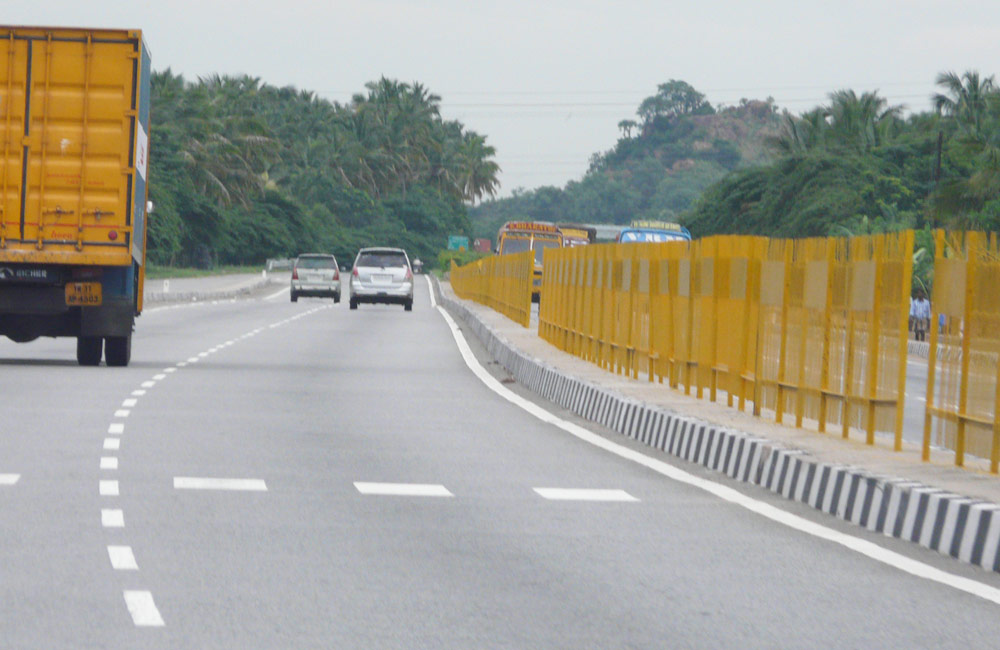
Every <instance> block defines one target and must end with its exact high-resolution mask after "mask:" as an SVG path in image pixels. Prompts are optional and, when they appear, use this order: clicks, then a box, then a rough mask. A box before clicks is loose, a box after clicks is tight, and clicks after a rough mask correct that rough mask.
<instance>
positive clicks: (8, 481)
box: [0, 474, 21, 485]
mask: <svg viewBox="0 0 1000 650" xmlns="http://www.w3.org/2000/svg"><path fill="white" fill-rule="evenodd" d="M20 480H21V475H20V474H0V485H14V484H15V483H17V482H18V481H20Z"/></svg>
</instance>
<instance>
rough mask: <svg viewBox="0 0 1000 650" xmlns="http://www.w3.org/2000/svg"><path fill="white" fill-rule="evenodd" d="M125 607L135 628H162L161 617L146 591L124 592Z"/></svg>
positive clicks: (151, 597)
mask: <svg viewBox="0 0 1000 650" xmlns="http://www.w3.org/2000/svg"><path fill="white" fill-rule="evenodd" d="M122 595H123V596H124V597H125V606H126V607H128V613H129V614H130V615H131V616H132V622H133V623H135V625H136V626H137V627H163V625H164V623H163V617H162V616H160V610H158V609H156V603H154V602H153V594H151V593H150V592H148V591H124V592H122Z"/></svg>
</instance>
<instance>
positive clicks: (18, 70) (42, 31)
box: [0, 26, 150, 366]
mask: <svg viewBox="0 0 1000 650" xmlns="http://www.w3.org/2000/svg"><path fill="white" fill-rule="evenodd" d="M0 43H2V44H0V134H2V138H0V139H2V144H0V146H2V147H3V157H2V158H0V188H2V189H0V192H2V193H0V334H2V335H5V336H7V337H9V338H10V339H12V340H14V341H17V342H27V341H32V340H34V339H36V338H38V337H40V336H51V337H58V336H72V337H76V341H77V344H76V356H77V360H78V361H79V363H80V364H81V365H85V366H95V365H98V364H100V362H101V358H102V356H103V357H104V359H105V362H106V363H107V365H109V366H127V365H128V363H129V360H130V358H131V350H132V330H133V327H134V323H135V318H136V316H138V315H139V313H140V312H141V311H142V285H143V279H144V271H145V262H146V218H147V206H148V202H147V170H148V162H149V101H150V96H149V95H150V58H149V51H148V49H147V48H146V45H145V43H144V42H143V39H142V33H141V32H140V31H138V30H111V29H79V28H43V27H3V26H0Z"/></svg>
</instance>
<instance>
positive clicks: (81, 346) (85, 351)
mask: <svg viewBox="0 0 1000 650" xmlns="http://www.w3.org/2000/svg"><path fill="white" fill-rule="evenodd" d="M103 352H104V339H102V338H101V337H100V336H78V337H76V360H77V362H78V363H79V364H80V365H81V366H96V365H99V364H100V363H101V354H102V353H103Z"/></svg>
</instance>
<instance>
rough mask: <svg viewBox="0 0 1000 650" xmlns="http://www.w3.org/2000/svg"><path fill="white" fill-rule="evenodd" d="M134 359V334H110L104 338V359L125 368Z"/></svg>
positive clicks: (109, 363)
mask: <svg viewBox="0 0 1000 650" xmlns="http://www.w3.org/2000/svg"><path fill="white" fill-rule="evenodd" d="M131 360H132V335H131V334H129V335H128V336H109V337H107V338H105V339H104V361H105V362H106V363H107V364H108V365H109V366H112V367H118V368H124V367H125V366H127V365H128V363H129V361H131Z"/></svg>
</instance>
